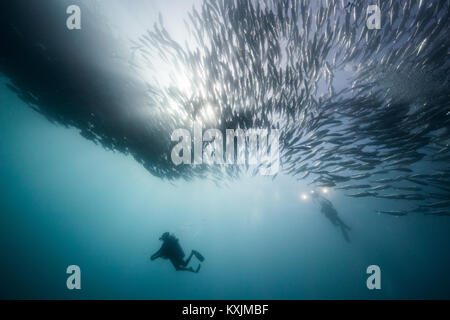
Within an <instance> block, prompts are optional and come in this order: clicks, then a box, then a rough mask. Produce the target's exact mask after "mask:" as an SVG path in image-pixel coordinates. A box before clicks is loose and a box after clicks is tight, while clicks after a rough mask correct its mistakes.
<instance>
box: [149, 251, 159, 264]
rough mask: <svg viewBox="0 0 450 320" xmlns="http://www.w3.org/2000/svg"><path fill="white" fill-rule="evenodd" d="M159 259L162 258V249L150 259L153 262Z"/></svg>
mask: <svg viewBox="0 0 450 320" xmlns="http://www.w3.org/2000/svg"><path fill="white" fill-rule="evenodd" d="M159 257H161V249H159V250H158V251H156V252H155V253H154V254H153V255H152V256H151V257H150V259H151V260H152V261H153V260H155V259H158V258H159Z"/></svg>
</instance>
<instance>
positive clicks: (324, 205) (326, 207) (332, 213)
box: [311, 191, 351, 242]
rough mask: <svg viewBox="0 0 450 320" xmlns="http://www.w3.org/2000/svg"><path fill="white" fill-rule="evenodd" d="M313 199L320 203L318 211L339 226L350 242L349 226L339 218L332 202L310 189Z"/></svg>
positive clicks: (346, 239)
mask: <svg viewBox="0 0 450 320" xmlns="http://www.w3.org/2000/svg"><path fill="white" fill-rule="evenodd" d="M311 194H312V196H313V198H314V200H315V201H316V202H319V204H320V212H322V213H323V214H324V215H325V217H326V218H327V219H328V220H330V221H331V223H332V224H333V225H335V226H337V227H340V228H341V232H342V236H343V237H344V239H345V241H347V242H350V238H349V236H348V231H350V230H351V228H350V227H349V226H348V225H346V224H345V223H344V221H342V220H341V218H339V216H338V212H337V210H336V209H335V208H334V206H333V204H332V203H331V201H330V200H328V199H327V198H325V197H323V196H321V195H320V194H319V192H317V191H312V192H311Z"/></svg>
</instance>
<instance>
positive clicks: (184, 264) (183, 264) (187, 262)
mask: <svg viewBox="0 0 450 320" xmlns="http://www.w3.org/2000/svg"><path fill="white" fill-rule="evenodd" d="M193 255H194V250H192V251H191V254H190V255H189V257H188V258H187V259H186V261H183V262H182V263H180V264H181V265H182V266H183V267H186V266H187V265H188V264H189V262H190V261H191V259H192V256H193Z"/></svg>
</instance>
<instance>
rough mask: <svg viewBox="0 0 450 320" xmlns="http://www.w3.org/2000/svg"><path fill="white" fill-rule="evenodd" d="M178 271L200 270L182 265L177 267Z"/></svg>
mask: <svg viewBox="0 0 450 320" xmlns="http://www.w3.org/2000/svg"><path fill="white" fill-rule="evenodd" d="M176 269H177V271H190V272H194V273H197V272H198V271H196V270H194V269H192V267H189V268H186V267H182V266H178V267H176Z"/></svg>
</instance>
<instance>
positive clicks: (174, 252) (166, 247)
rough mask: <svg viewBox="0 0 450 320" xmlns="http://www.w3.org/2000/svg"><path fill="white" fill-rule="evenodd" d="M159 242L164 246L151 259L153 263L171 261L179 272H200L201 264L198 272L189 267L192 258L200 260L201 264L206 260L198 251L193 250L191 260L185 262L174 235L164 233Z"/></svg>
mask: <svg viewBox="0 0 450 320" xmlns="http://www.w3.org/2000/svg"><path fill="white" fill-rule="evenodd" d="M159 240H161V241H162V242H163V244H162V246H161V248H160V249H159V250H158V251H156V252H155V253H154V254H153V255H152V256H151V258H150V259H151V260H152V261H153V260H155V259H157V258H163V259H169V260H170V261H171V262H172V264H173V266H174V267H175V269H176V270H177V271H190V272H194V273H197V272H198V271H199V270H200V266H201V264H199V265H198V267H197V269H196V270H194V269H193V268H192V267H189V268H188V267H187V265H188V264H189V261H191V258H192V256H195V257H196V258H197V259H198V260H200V262H203V260H205V258H204V257H203V256H202V255H201V254H200V253H199V252H198V251H196V250H192V251H191V254H190V255H189V258H187V259H186V260H184V259H183V258H184V251H183V249H182V248H181V246H180V244H179V243H178V239H177V238H176V237H175V236H174V235H171V234H169V233H168V232H164V233H163V235H162V236H161V237H160V238H159Z"/></svg>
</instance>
